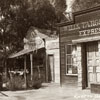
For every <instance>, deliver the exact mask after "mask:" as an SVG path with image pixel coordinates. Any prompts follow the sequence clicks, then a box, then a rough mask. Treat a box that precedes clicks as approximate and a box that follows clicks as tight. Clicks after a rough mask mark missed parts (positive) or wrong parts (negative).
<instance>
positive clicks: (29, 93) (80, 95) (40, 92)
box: [0, 84, 100, 100]
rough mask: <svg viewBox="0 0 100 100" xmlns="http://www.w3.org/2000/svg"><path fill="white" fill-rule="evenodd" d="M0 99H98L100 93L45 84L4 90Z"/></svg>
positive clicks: (99, 99)
mask: <svg viewBox="0 0 100 100" xmlns="http://www.w3.org/2000/svg"><path fill="white" fill-rule="evenodd" d="M2 93H4V94H0V100H100V95H98V94H91V93H90V90H79V89H76V88H70V87H69V88H66V87H60V86H59V85H57V84H45V85H43V87H42V88H40V89H37V90H35V89H32V90H26V91H25V90H24V91H5V92H2Z"/></svg>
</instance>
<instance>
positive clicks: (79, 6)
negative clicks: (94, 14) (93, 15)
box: [72, 0, 100, 12]
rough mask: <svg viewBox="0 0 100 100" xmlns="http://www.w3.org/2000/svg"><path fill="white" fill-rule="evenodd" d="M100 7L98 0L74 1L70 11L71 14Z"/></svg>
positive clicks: (99, 0)
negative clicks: (71, 11)
mask: <svg viewBox="0 0 100 100" xmlns="http://www.w3.org/2000/svg"><path fill="white" fill-rule="evenodd" d="M98 5H100V0H75V2H74V4H73V6H72V9H73V12H76V11H80V10H85V9H87V8H92V7H95V6H98Z"/></svg>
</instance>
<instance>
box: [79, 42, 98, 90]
mask: <svg viewBox="0 0 100 100" xmlns="http://www.w3.org/2000/svg"><path fill="white" fill-rule="evenodd" d="M94 42H95V43H97V45H98V41H93V43H94ZM88 43H89V42H86V43H82V44H81V46H82V89H86V88H89V87H88V66H87V44H88Z"/></svg>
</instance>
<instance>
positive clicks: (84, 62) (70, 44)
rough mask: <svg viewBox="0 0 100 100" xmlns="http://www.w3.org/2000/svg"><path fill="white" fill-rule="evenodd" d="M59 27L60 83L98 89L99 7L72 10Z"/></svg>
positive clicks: (99, 51)
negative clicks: (71, 16)
mask: <svg viewBox="0 0 100 100" xmlns="http://www.w3.org/2000/svg"><path fill="white" fill-rule="evenodd" d="M58 28H59V34H60V60H61V61H60V62H61V63H60V69H61V70H60V73H61V75H60V76H61V80H60V81H61V84H62V85H65V86H71V87H79V88H81V89H86V88H92V86H93V85H95V87H96V88H98V87H99V91H100V7H95V8H92V9H87V10H84V11H79V12H75V13H73V20H72V21H69V22H62V23H59V24H58Z"/></svg>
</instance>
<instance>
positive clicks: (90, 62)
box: [86, 42, 100, 87]
mask: <svg viewBox="0 0 100 100" xmlns="http://www.w3.org/2000/svg"><path fill="white" fill-rule="evenodd" d="M86 48H87V72H88V73H87V75H88V76H87V78H88V87H90V84H91V83H97V82H100V66H99V53H98V43H97V42H91V43H88V44H87V47H86Z"/></svg>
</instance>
